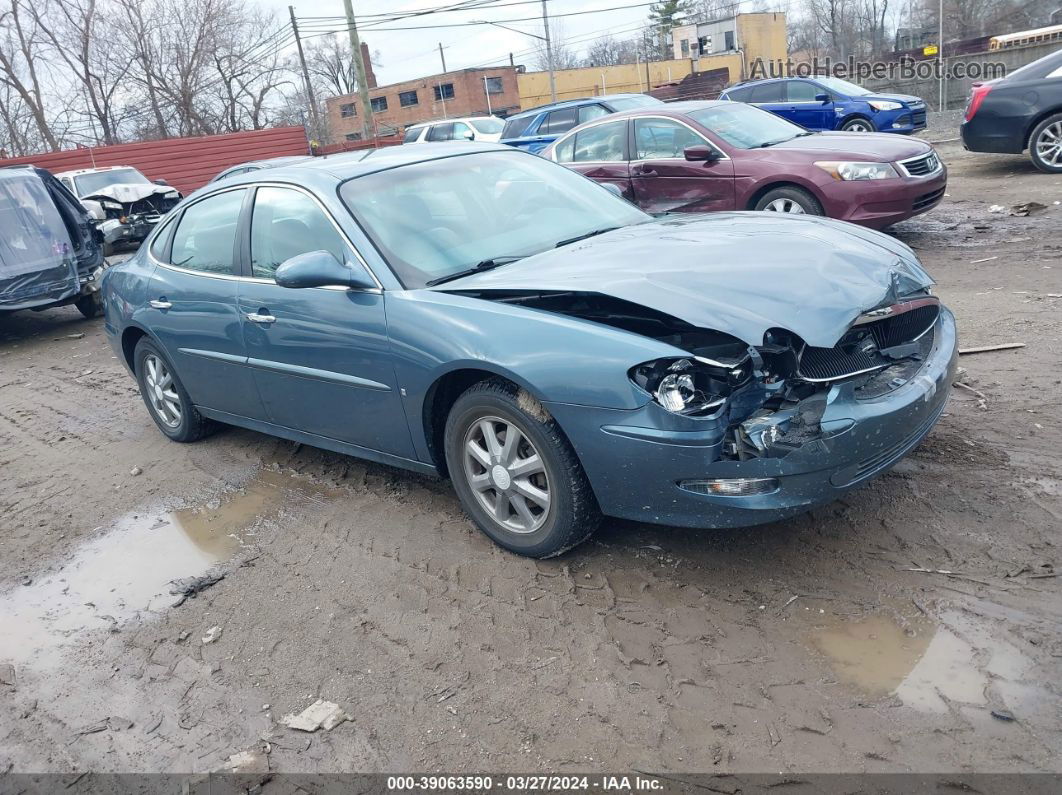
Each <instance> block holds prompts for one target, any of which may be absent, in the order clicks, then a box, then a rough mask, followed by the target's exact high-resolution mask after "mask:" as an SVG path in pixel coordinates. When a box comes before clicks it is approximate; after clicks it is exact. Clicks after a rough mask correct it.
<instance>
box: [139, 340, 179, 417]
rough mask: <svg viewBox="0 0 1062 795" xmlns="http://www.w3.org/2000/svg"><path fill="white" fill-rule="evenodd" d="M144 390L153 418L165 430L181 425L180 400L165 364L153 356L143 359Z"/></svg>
mask: <svg viewBox="0 0 1062 795" xmlns="http://www.w3.org/2000/svg"><path fill="white" fill-rule="evenodd" d="M144 389H145V391H146V392H147V398H148V402H149V403H150V404H151V408H152V410H153V411H154V412H155V416H156V417H158V418H159V421H160V422H162V424H163V425H165V426H166V427H167V428H176V427H178V426H179V425H180V424H181V417H182V415H181V398H180V397H179V396H178V394H177V386H176V384H174V382H173V374H172V373H170V371H169V368H168V367H166V363H165V362H163V361H162V359H160V358H159V357H158V356H155V355H154V354H150V353H149V354H148V355H147V356H145V357H144Z"/></svg>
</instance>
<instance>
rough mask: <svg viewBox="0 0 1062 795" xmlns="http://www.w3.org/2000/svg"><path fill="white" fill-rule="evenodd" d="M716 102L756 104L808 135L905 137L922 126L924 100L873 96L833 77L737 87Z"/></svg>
mask: <svg viewBox="0 0 1062 795" xmlns="http://www.w3.org/2000/svg"><path fill="white" fill-rule="evenodd" d="M719 98H720V99H729V100H732V101H733V102H747V103H749V104H750V105H756V106H757V107H760V108H763V109H764V110H769V111H771V113H775V114H777V115H779V116H781V117H782V118H783V119H788V120H789V121H791V122H795V123H796V124H799V125H800V126H801V127H806V128H807V129H809V130H849V131H851V132H894V133H905V134H910V133H913V132H917V131H918V130H923V129H925V126H926V103H925V100H923V99H920V98H918V97H912V96H909V95H907V94H876V93H874V92H873V91H868V90H867V89H865V88H861V87H860V86H857V85H856V84H855V83H849V82H848V81H847V80H839V79H837V78H836V77H815V78H807V79H805V78H800V77H787V78H778V79H774V80H757V81H755V82H747V83H739V84H738V85H736V86H733V87H731V88H728V89H727V90H726V91H724V92H723V93H722V94H721V95H720V97H719Z"/></svg>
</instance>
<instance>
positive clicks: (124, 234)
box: [99, 215, 162, 244]
mask: <svg viewBox="0 0 1062 795" xmlns="http://www.w3.org/2000/svg"><path fill="white" fill-rule="evenodd" d="M161 217H162V216H161V215H134V216H129V217H128V219H127V220H126V222H125V223H124V224H123V223H122V222H121V221H120V220H118V219H117V218H108V219H107V220H106V221H101V222H100V224H99V230H100V232H102V233H103V239H104V241H105V242H107V243H112V244H113V243H139V242H141V241H142V240H144V239H145V238H147V236H148V235H149V234H151V230H152V229H154V228H155V225H156V224H157V223H158V222H159V220H160V219H161Z"/></svg>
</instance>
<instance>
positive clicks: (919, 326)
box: [798, 301, 940, 381]
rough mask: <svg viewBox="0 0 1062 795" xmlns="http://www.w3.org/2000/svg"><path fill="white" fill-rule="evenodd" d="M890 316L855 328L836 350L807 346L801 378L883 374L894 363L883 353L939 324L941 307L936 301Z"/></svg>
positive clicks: (897, 309)
mask: <svg viewBox="0 0 1062 795" xmlns="http://www.w3.org/2000/svg"><path fill="white" fill-rule="evenodd" d="M889 310H890V314H888V315H886V316H884V317H882V318H881V319H879V320H868V321H867V322H863V323H857V324H856V325H854V326H852V328H850V329H849V330H848V331H847V332H845V334H844V336H843V337H841V339H840V341H839V342H838V343H837V344H836V345H834V346H833V347H832V348H816V347H814V346H812V345H807V346H805V347H804V350H803V351H802V352H801V355H800V366H799V368H798V374H799V375H800V377H801V378H803V379H804V380H806V381H834V380H836V379H838V378H847V377H848V376H852V375H858V374H860V373H867V372H871V371H873V370H880V369H882V368H884V367H888V366H889V365H890V364H893V363H894V360H893V359H890V358H889V357H888V356H885V355H884V354H883V353H881V351H882V349H883V348H892V347H894V346H896V345H903V344H904V343H907V342H913V341H915V340H917V339H918V338H919V337H921V336H922V335H923V334H925V333H926V332H927V331H928V330H929V329H930V328H932V327H933V324H934V323H936V322H937V317H938V316H939V314H940V305H939V304H937V303H936V302H935V301H934V302H932V303H926V304H922V305H919V306H914V307H911V308H908V307H907V306H906V305H904V304H897V305H896V306H894V307H889Z"/></svg>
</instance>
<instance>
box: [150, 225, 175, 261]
mask: <svg viewBox="0 0 1062 795" xmlns="http://www.w3.org/2000/svg"><path fill="white" fill-rule="evenodd" d="M174 226H176V224H172V223H171V224H166V225H165V226H164V227H163V228H162V229H161V230H159V233H158V234H157V235H155V239H154V240H152V241H151V248H150V249H149V250H150V252H151V256H153V257H154V258H155V259H157V260H158V261H159V262H166V261H167V260H166V247H167V246H168V245H169V242H170V238H171V237H173V228H174Z"/></svg>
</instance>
